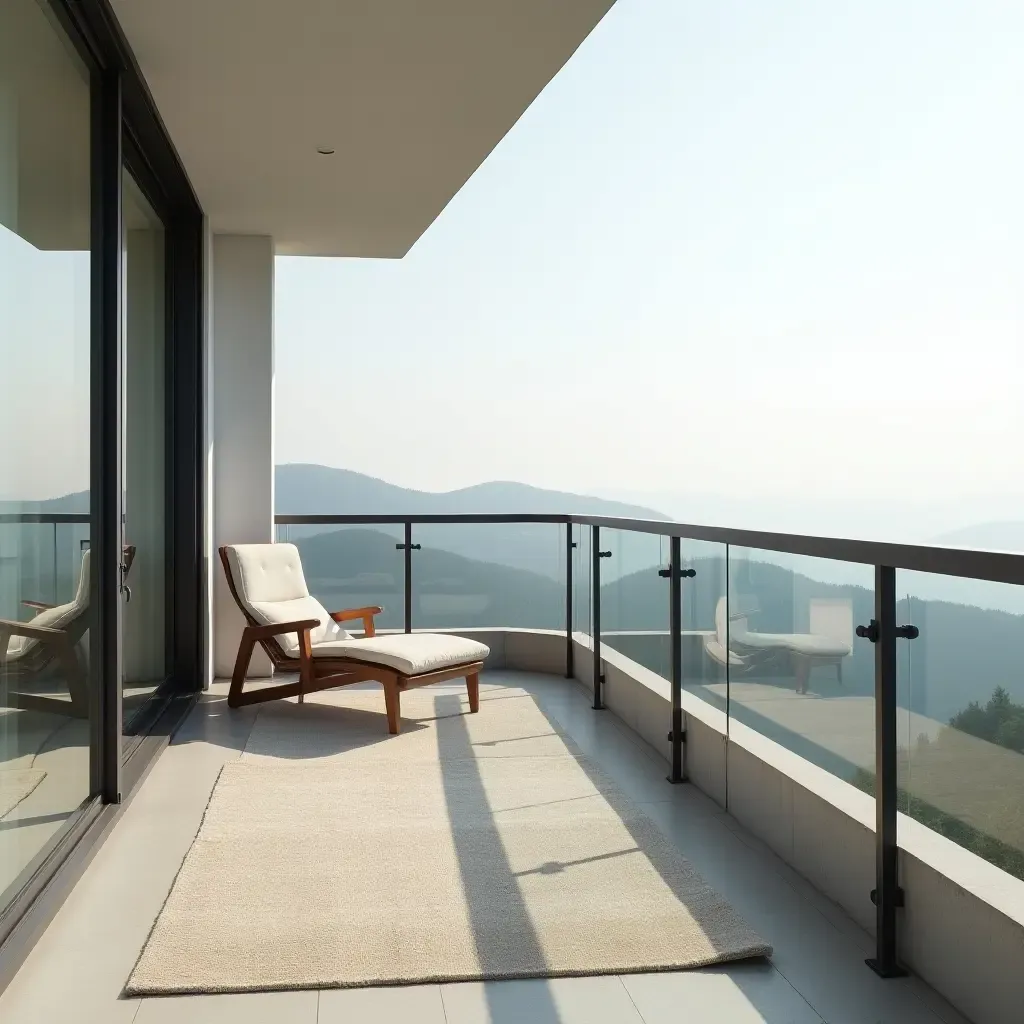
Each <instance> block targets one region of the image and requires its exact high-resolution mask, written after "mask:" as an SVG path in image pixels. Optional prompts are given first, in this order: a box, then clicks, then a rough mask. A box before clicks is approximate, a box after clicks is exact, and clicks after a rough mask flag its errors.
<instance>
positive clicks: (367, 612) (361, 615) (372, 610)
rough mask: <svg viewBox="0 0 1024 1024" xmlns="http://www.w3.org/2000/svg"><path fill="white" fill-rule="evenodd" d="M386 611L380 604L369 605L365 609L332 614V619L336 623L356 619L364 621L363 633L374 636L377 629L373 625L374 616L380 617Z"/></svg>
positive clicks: (348, 609) (349, 609) (345, 610)
mask: <svg viewBox="0 0 1024 1024" xmlns="http://www.w3.org/2000/svg"><path fill="white" fill-rule="evenodd" d="M383 611H384V609H383V608H381V606H380V605H379V604H371V605H367V606H366V607H365V608H344V609H342V611H340V612H331V618H332V619H334V621H335V622H352V621H353V620H355V619H362V620H363V633H364V634H365V635H366V636H374V635H375V633H376V628H375V627H374V625H373V617H374V615H380V614H381V612H383Z"/></svg>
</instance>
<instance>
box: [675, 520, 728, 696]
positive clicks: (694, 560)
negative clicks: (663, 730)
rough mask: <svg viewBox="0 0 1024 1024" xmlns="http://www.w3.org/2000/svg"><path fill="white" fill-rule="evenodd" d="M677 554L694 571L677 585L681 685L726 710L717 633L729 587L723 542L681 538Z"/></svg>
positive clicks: (723, 654) (723, 648)
mask: <svg viewBox="0 0 1024 1024" xmlns="http://www.w3.org/2000/svg"><path fill="white" fill-rule="evenodd" d="M680 556H681V557H680V562H681V565H682V568H683V570H684V571H685V570H688V569H692V570H693V572H694V575H693V576H684V577H683V578H682V581H681V585H680V595H681V597H682V612H681V619H682V638H681V645H680V649H681V651H682V661H683V663H682V685H683V689H684V690H688V691H689V692H690V693H692V694H694V695H695V696H697V697H700V698H701V700H705V701H707V702H708V703H709V704H711V705H712V706H713V707H716V708H718V709H719V710H721V711H725V710H726V703H727V696H728V692H727V686H728V676H727V673H726V663H727V660H728V658H727V650H728V648H727V644H726V640H725V636H724V634H723V635H721V636H720V635H719V630H718V628H717V622H718V621H719V617H718V616H716V613H717V611H718V609H719V605H720V604H724V602H725V599H726V594H727V590H728V586H727V575H726V546H725V545H724V544H712V543H709V542H707V541H700V540H686V539H683V540H681V541H680ZM722 621H723V622H724V619H723V620H722Z"/></svg>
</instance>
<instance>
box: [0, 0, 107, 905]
mask: <svg viewBox="0 0 1024 1024" xmlns="http://www.w3.org/2000/svg"><path fill="white" fill-rule="evenodd" d="M89 118H90V109H89V78H88V74H87V72H86V70H85V69H84V68H83V67H82V66H81V64H80V62H79V60H78V58H77V57H76V56H75V55H74V54H73V53H72V51H71V48H70V47H69V45H68V43H67V41H66V39H65V38H64V37H63V34H62V33H61V31H60V29H59V27H58V26H57V25H56V24H55V22H54V21H53V19H52V16H51V14H50V12H49V5H48V4H46V3H44V2H36V0H3V3H0V916H2V913H3V910H4V908H5V906H6V905H7V904H8V903H9V902H10V900H11V899H12V898H13V897H14V896H15V895H16V894H17V893H18V892H19V891H20V886H21V884H22V883H23V882H24V880H25V879H26V877H27V871H28V870H29V869H30V865H31V864H32V863H33V861H35V860H36V859H37V858H39V856H40V855H41V854H42V853H43V851H44V850H45V849H46V848H47V847H48V846H49V845H50V844H52V843H53V842H54V841H55V838H56V836H57V834H58V833H59V832H60V830H61V829H62V828H63V827H64V826H65V824H66V823H67V822H68V821H69V819H71V818H72V816H73V815H74V813H75V811H76V810H77V808H78V807H79V805H80V804H81V803H82V801H83V800H85V799H86V798H87V797H88V796H89V795H90V723H89V714H90V706H91V701H90V693H89V681H88V658H89V626H90V622H91V618H92V615H91V608H90V584H89V580H90V566H89V549H88V538H89V511H90V509H89V506H90V499H89V469H90V447H89V441H90V432H89V431H90V361H89V360H90V347H89V346H90V333H89V328H90V253H89V249H90V174H89V156H90V146H89V125H90V120H89Z"/></svg>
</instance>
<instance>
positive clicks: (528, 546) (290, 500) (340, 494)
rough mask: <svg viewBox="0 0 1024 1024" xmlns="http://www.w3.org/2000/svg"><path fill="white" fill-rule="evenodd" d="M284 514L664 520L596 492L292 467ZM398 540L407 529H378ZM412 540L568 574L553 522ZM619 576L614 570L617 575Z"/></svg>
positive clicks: (441, 532) (282, 473)
mask: <svg viewBox="0 0 1024 1024" xmlns="http://www.w3.org/2000/svg"><path fill="white" fill-rule="evenodd" d="M275 489H276V493H275V505H276V511H277V512H278V513H281V514H284V513H293V514H302V515H329V514H332V513H333V514H336V515H360V514H363V515H405V514H408V515H430V514H445V513H450V514H469V515H472V514H476V515H480V514H487V513H501V512H505V513H520V514H542V513H550V514H559V513H578V514H581V515H598V516H622V517H626V518H631V519H657V520H662V521H665V520H667V519H668V517H667V516H666V515H664V514H663V513H661V512H657V511H655V510H654V509H650V508H645V507H643V506H640V505H629V504H626V503H625V502H621V501H607V500H605V499H603V498H595V497H593V496H590V495H582V494H572V493H568V492H563V491H549V490H544V489H543V488H540V487H530V486H529V485H527V484H519V483H511V482H505V481H498V482H493V483H484V484H477V485H475V486H473V487H464V488H461V489H459V490H455V491H441V492H436V493H435V492H431V491H417V490H412V489H410V488H406V487H397V486H395V485H394V484H389V483H386V482H385V481H383V480H378V479H376V478H374V477H371V476H365V475H364V474H362V473H355V472H353V471H352V470H348V469H334V468H331V467H329V466H314V465H304V464H299V463H289V464H286V465H282V466H278V467H277V469H276V471H275ZM372 528H373V529H375V530H377V531H378V532H380V533H384V534H388V535H390V536H392V537H394V538H396V539H397V538H398V537H399V536H400V535H401V532H402V527H401V526H394V527H388V526H374V527H372ZM337 529H338V527H337V526H301V527H295V526H292V527H285V528H282V529H281V530H280V531H279V534H278V536H279V537H280V539H282V540H285V539H291V540H299V539H301V538H304V537H310V536H313V535H314V534H317V533H323V532H326V531H332V532H333V531H336V530H337ZM413 534H414V536H413V541H414V543H418V544H422V545H423V546H424V547H428V546H429V547H431V548H434V549H441V550H444V551H450V552H452V553H454V554H458V555H462V556H464V557H466V558H471V559H474V560H477V561H483V562H491V563H495V564H498V565H507V566H510V567H512V568H518V569H527V570H529V571H531V572H535V573H539V574H541V575H543V576H547V577H548V578H549V579H557V578H559V576H561V575H562V574H563V573H564V566H565V529H564V527H562V526H558V525H554V524H531V523H523V524H510V525H505V524H501V525H469V526H462V525H457V524H456V525H446V524H442V525H425V526H416V527H414V529H413ZM648 547H649V549H650V558H651V559H652V561H651V564H654V562H655V561H657V559H658V551H657V545H656V544H652V545H649V546H648ZM647 554H648V553H644V554H643V555H641V556H638V557H637V558H634V559H633V560H632V562H629V563H623V564H622V566H621V569H620V570H619V571H621V572H624V571H629V569H632V568H638V567H640V566H641V565H643V564H646V563H647V561H648V557H647ZM611 571H614V570H611Z"/></svg>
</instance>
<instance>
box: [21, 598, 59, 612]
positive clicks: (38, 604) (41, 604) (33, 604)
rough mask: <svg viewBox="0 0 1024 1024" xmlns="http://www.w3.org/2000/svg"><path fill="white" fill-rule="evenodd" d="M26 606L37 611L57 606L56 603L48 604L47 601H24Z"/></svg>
mask: <svg viewBox="0 0 1024 1024" xmlns="http://www.w3.org/2000/svg"><path fill="white" fill-rule="evenodd" d="M21 603H22V604H23V605H24V606H25V607H26V608H34V609H35V610H36V611H37V612H45V611H48V610H49V609H50V608H56V607H57V606H56V605H55V604H47V603H46V602H45V601H22V602H21Z"/></svg>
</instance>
